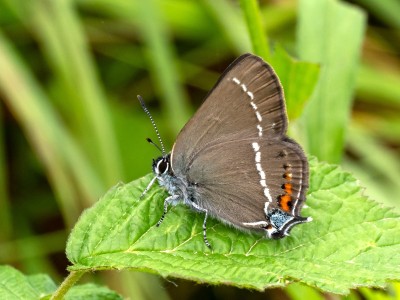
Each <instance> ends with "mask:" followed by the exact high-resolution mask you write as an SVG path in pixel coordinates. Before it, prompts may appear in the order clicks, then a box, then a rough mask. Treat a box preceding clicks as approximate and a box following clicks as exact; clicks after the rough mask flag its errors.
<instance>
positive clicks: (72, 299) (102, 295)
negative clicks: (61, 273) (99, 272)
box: [65, 283, 123, 300]
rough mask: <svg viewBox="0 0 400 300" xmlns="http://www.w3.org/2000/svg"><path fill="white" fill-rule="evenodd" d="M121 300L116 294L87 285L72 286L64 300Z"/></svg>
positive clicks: (104, 288) (93, 285)
mask: <svg viewBox="0 0 400 300" xmlns="http://www.w3.org/2000/svg"><path fill="white" fill-rule="evenodd" d="M97 299H99V300H100V299H104V300H114V299H115V300H121V299H123V298H122V297H121V296H120V295H118V294H117V293H116V292H114V291H111V290H110V289H108V288H106V287H103V286H98V285H96V284H92V283H88V284H82V285H77V286H74V287H73V288H72V289H71V290H70V291H69V292H68V293H67V294H66V295H65V300H97Z"/></svg>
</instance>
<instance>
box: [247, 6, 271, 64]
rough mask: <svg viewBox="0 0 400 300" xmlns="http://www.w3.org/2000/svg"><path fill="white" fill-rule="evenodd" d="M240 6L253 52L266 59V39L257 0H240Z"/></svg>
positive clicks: (267, 52)
mask: <svg viewBox="0 0 400 300" xmlns="http://www.w3.org/2000/svg"><path fill="white" fill-rule="evenodd" d="M240 6H241V7H242V10H243V13H244V16H245V18H246V23H247V29H248V31H249V34H250V38H251V43H252V45H253V50H254V52H255V53H256V54H258V55H260V56H262V57H263V58H264V59H266V60H268V59H269V58H270V51H269V45H268V39H267V34H266V33H265V32H264V27H263V25H262V20H261V13H260V9H259V7H258V4H257V0H240Z"/></svg>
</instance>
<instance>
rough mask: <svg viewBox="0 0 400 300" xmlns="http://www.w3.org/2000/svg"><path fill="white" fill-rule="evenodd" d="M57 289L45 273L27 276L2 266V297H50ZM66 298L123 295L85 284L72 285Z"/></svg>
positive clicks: (97, 297)
mask: <svg viewBox="0 0 400 300" xmlns="http://www.w3.org/2000/svg"><path fill="white" fill-rule="evenodd" d="M56 289H57V286H56V284H55V283H54V282H53V280H52V279H51V278H50V277H49V276H47V275H45V274H36V275H29V276H26V275H24V274H22V273H21V272H20V271H18V270H16V269H14V268H12V267H10V266H0V299H21V300H25V299H50V296H51V294H52V293H54V292H55V291H56ZM65 299H66V300H72V299H73V300H79V299H82V300H83V299H85V300H87V299H89V300H96V299H98V300H101V299H104V300H105V299H107V300H113V299H116V300H117V299H122V297H121V296H120V295H118V294H117V293H116V292H114V291H112V290H110V289H108V288H106V287H102V286H98V285H95V284H83V285H78V286H74V287H72V288H71V289H70V290H69V291H68V293H67V294H66V296H65Z"/></svg>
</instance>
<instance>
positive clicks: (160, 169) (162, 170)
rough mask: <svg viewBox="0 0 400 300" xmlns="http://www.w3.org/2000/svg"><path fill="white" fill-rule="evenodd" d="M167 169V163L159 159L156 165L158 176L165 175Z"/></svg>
mask: <svg viewBox="0 0 400 300" xmlns="http://www.w3.org/2000/svg"><path fill="white" fill-rule="evenodd" d="M168 168H169V163H168V161H166V160H165V159H161V160H160V161H159V162H158V163H157V171H158V174H165V173H167V171H168Z"/></svg>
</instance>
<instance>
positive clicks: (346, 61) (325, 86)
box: [297, 0, 366, 163]
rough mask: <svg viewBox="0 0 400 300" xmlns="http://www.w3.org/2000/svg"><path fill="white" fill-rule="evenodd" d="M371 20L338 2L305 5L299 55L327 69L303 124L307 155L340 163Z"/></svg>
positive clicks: (323, 0) (301, 6) (301, 12)
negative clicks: (361, 53)
mask: <svg viewBox="0 0 400 300" xmlns="http://www.w3.org/2000/svg"><path fill="white" fill-rule="evenodd" d="M365 19H366V18H365V14H364V13H363V12H362V11H361V10H359V9H357V8H356V7H353V6H350V5H348V4H346V3H341V2H338V1H334V0H320V1H307V0H301V1H299V26H298V34H297V36H298V51H299V58H300V59H301V60H306V61H312V62H315V63H319V64H320V65H321V76H320V80H319V82H318V85H317V87H316V89H315V91H314V93H313V96H312V97H311V99H310V101H309V102H308V103H307V105H306V107H305V109H304V114H303V115H302V123H303V124H304V127H305V129H306V131H305V132H306V134H305V141H306V143H304V146H305V148H306V152H308V153H310V154H312V155H315V156H317V157H318V158H319V159H320V160H325V161H329V162H333V163H339V162H340V161H341V158H342V154H343V148H344V142H345V134H346V124H348V120H349V116H350V110H351V106H352V98H353V93H354V86H355V81H356V75H357V67H358V65H359V57H360V51H361V46H362V40H363V37H364V30H365Z"/></svg>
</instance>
